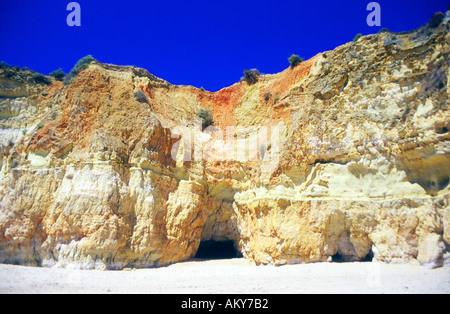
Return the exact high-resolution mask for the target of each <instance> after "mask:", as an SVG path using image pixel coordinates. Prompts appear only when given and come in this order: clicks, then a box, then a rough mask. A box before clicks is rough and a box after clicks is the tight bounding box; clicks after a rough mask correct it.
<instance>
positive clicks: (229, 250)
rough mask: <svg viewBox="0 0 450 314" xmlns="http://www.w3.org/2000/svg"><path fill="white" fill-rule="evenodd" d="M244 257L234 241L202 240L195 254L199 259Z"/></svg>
mask: <svg viewBox="0 0 450 314" xmlns="http://www.w3.org/2000/svg"><path fill="white" fill-rule="evenodd" d="M238 257H242V254H241V253H240V252H239V251H238V250H237V248H236V245H235V243H234V241H232V240H227V241H214V240H208V241H202V242H200V246H199V248H198V250H197V253H196V254H195V258H199V259H230V258H238Z"/></svg>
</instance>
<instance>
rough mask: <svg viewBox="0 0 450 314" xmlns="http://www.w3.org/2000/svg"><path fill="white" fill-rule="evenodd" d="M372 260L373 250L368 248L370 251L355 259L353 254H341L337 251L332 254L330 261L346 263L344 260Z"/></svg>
mask: <svg viewBox="0 0 450 314" xmlns="http://www.w3.org/2000/svg"><path fill="white" fill-rule="evenodd" d="M372 260H373V252H372V249H370V252H369V253H368V254H367V255H366V256H365V257H363V258H360V259H357V258H355V257H354V256H342V255H341V254H339V253H336V254H334V255H333V256H332V257H331V261H332V262H333V263H346V262H372Z"/></svg>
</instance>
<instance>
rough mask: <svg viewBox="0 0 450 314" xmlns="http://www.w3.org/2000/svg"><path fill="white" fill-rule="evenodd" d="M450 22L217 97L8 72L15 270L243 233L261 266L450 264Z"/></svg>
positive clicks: (119, 259) (145, 253)
mask: <svg viewBox="0 0 450 314" xmlns="http://www.w3.org/2000/svg"><path fill="white" fill-rule="evenodd" d="M449 28H450V14H449V13H447V16H446V17H445V19H444V21H443V22H442V23H441V24H440V25H439V26H437V27H430V25H424V26H422V27H421V28H419V29H417V30H414V31H411V32H405V33H392V32H382V33H379V34H376V35H369V36H364V37H362V38H361V39H359V40H358V41H357V42H350V43H348V44H345V45H343V46H340V47H338V48H336V49H335V50H333V51H329V52H326V53H321V54H318V55H316V56H315V57H314V58H312V59H310V60H307V61H305V62H302V63H301V64H300V65H298V66H296V67H295V68H288V69H286V70H284V71H283V72H280V73H278V74H273V75H262V76H260V77H259V79H258V81H257V82H256V83H254V84H251V85H250V84H248V83H247V82H245V81H241V82H239V83H236V84H234V85H233V86H230V87H227V88H224V89H222V90H220V91H218V92H215V93H211V92H208V91H204V90H199V89H196V88H194V87H191V86H174V85H172V84H170V83H168V82H166V81H164V80H162V79H159V78H156V77H155V76H153V75H151V74H150V73H149V72H147V71H146V70H143V69H138V68H135V67H130V66H115V65H108V64H102V63H99V62H92V63H91V64H90V66H89V67H88V68H87V69H85V70H84V71H82V72H81V73H79V75H78V76H77V77H76V79H75V80H74V81H73V82H72V83H71V84H68V85H64V84H63V83H62V82H56V81H52V82H51V84H48V85H46V84H38V82H37V81H33V80H31V79H30V77H31V76H32V74H31V73H30V72H28V71H25V70H23V71H18V72H17V71H13V70H10V69H8V70H0V128H1V129H0V134H1V136H0V144H1V146H0V154H1V155H0V156H1V158H0V168H1V172H0V261H1V262H5V263H20V264H31V265H40V266H54V265H56V266H61V267H64V266H71V267H79V268H87V269H90V268H100V269H105V268H108V269H121V268H124V267H152V266H161V265H166V264H170V263H174V262H178V261H183V260H186V259H189V258H191V257H193V256H194V255H195V254H196V251H197V250H198V247H199V245H200V242H201V241H206V240H215V241H225V240H231V241H233V242H234V243H235V246H236V248H237V249H238V250H239V252H241V253H242V254H243V256H244V257H245V258H247V259H250V260H252V261H253V262H254V263H256V264H274V265H281V264H285V263H300V262H314V261H327V260H330V259H333V260H344V261H355V260H367V259H371V258H375V259H377V260H380V261H385V262H396V261H401V262H418V263H420V264H422V265H426V266H430V267H436V266H442V265H444V264H445V261H446V260H447V261H448V256H449V251H450V205H449V201H450V186H449V181H450V142H449V139H450V133H449V129H450V112H449V99H448V92H449V90H450V81H449V79H448V78H449V74H450V68H449V60H450V56H449V53H450V47H449V37H450V35H449ZM137 91H142V92H143V93H144V95H145V98H144V99H142V98H137V97H135V96H134V95H135V93H136V92H137ZM201 108H205V109H209V110H211V111H212V114H213V118H214V121H215V126H214V127H210V128H208V129H206V130H202V127H201V126H199V125H198V121H197V122H196V120H195V119H196V118H197V115H196V113H197V112H198V111H199V109H201ZM229 126H234V127H235V129H234V133H230V132H227V127H229ZM230 134H231V135H230Z"/></svg>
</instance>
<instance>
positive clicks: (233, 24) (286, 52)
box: [0, 0, 450, 91]
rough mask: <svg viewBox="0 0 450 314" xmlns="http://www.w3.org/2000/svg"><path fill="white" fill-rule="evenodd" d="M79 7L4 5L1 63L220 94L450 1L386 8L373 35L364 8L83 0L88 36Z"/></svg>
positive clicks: (408, 25)
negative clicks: (142, 79)
mask: <svg viewBox="0 0 450 314" xmlns="http://www.w3.org/2000/svg"><path fill="white" fill-rule="evenodd" d="M71 1H72V0H54V1H50V0H39V1H37V0H0V60H3V61H5V62H7V63H9V64H11V65H18V66H20V67H24V66H27V67H29V68H31V69H33V70H35V71H38V72H42V73H45V74H48V73H49V72H51V71H53V70H56V69H58V68H60V67H61V68H63V70H64V71H65V72H69V71H70V69H71V68H72V67H73V65H74V64H75V63H76V62H77V60H78V59H80V58H82V57H84V56H86V55H88V54H92V55H93V56H94V57H95V58H96V59H98V60H99V61H101V62H105V63H113V64H118V65H136V66H139V67H142V68H145V69H147V70H149V71H150V72H151V73H152V74H154V75H156V76H158V77H161V78H163V79H165V80H167V81H169V82H171V83H173V84H185V85H193V86H196V87H201V86H203V87H204V88H205V89H207V90H211V91H216V90H219V89H221V88H223V87H226V86H229V85H231V84H233V83H235V82H236V81H238V80H239V79H240V77H241V76H242V72H243V70H245V69H249V68H257V69H259V70H260V72H263V73H277V72H280V71H282V70H284V69H285V68H287V67H288V66H289V63H288V61H287V58H288V57H289V56H290V55H291V54H292V53H295V54H298V55H300V56H302V57H303V58H305V59H309V58H311V57H313V56H314V55H315V54H317V53H319V52H322V51H325V50H332V49H334V48H335V47H337V46H339V45H342V44H344V43H346V42H349V41H351V40H352V39H353V37H354V36H355V35H356V34H357V33H362V34H364V35H366V34H371V33H376V32H378V31H379V30H380V28H381V27H386V28H388V29H390V30H392V31H405V30H411V29H414V28H417V27H419V26H421V25H422V24H424V23H426V22H428V21H429V18H430V15H431V14H432V13H434V12H437V11H442V12H445V11H446V9H447V6H448V5H450V0H420V1H414V0H379V1H377V2H378V3H379V4H380V5H381V23H382V25H381V27H369V26H367V24H366V17H367V15H368V14H369V13H370V12H368V11H366V6H367V4H368V3H369V2H371V1H372V0H358V1H344V0H336V1H317V0H316V1H303V0H295V1H288V0H276V1H262V0H260V1H254V0H251V1H246V0H226V1H217V0H190V1H187V0H185V1H178V0H177V1H167V0H158V1H153V0H139V1H138V0H127V1H113V0H78V1H77V2H78V3H79V4H80V5H81V27H69V26H67V24H66V17H67V15H68V14H69V13H70V12H68V11H66V6H67V4H68V3H69V2H71Z"/></svg>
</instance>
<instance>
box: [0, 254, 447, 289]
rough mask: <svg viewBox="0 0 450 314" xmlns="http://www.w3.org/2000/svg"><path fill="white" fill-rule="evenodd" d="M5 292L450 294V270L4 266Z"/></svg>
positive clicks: (213, 264) (1, 284)
mask: <svg viewBox="0 0 450 314" xmlns="http://www.w3.org/2000/svg"><path fill="white" fill-rule="evenodd" d="M0 293H164V294H171V293H188V294H196V293H202V294H203V293H220V294H228V293H239V294H240V293H250V294H254V293H255V294H258V293H276V294H278V293H281V294H291V293H296V294H297V293H445V294H448V293H450V268H449V267H445V268H437V269H426V268H423V267H421V266H415V265H398V264H384V263H316V264H302V265H286V266H282V267H273V266H260V267H257V266H251V265H250V264H249V263H248V262H247V261H246V260H244V259H233V260H213V261H192V262H186V263H179V264H175V265H171V266H169V267H163V268H157V269H138V270H131V271H94V270H92V271H89V270H71V269H55V268H37V267H25V266H13V265H0Z"/></svg>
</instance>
